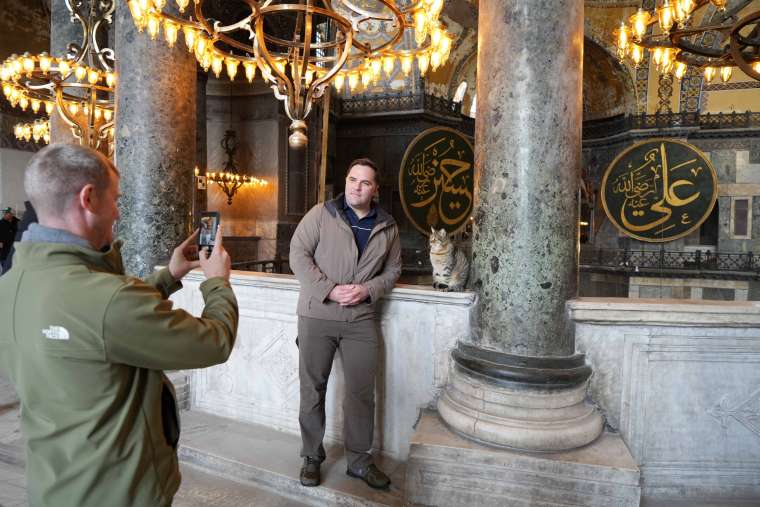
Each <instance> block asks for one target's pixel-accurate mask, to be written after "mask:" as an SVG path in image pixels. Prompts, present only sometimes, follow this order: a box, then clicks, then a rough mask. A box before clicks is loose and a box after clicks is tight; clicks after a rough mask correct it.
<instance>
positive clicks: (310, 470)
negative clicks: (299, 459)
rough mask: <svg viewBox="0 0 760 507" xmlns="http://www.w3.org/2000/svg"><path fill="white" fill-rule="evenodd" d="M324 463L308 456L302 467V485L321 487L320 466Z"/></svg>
mask: <svg viewBox="0 0 760 507" xmlns="http://www.w3.org/2000/svg"><path fill="white" fill-rule="evenodd" d="M321 464H322V461H321V460H320V459H319V458H315V457H313V456H306V457H305V458H304V459H303V466H302V467H301V485H302V486H308V487H313V486H319V481H320V476H319V465H321Z"/></svg>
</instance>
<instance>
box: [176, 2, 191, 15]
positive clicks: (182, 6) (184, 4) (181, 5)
mask: <svg viewBox="0 0 760 507" xmlns="http://www.w3.org/2000/svg"><path fill="white" fill-rule="evenodd" d="M176 1H177V7H178V8H179V12H185V9H187V6H188V5H189V4H190V0H176Z"/></svg>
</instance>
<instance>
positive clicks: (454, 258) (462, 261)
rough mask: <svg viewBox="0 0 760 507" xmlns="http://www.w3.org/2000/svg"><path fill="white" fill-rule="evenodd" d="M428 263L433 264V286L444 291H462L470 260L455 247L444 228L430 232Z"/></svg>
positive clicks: (465, 282)
mask: <svg viewBox="0 0 760 507" xmlns="http://www.w3.org/2000/svg"><path fill="white" fill-rule="evenodd" d="M430 264H432V265H433V288H434V289H437V290H441V291H445V292H453V291H462V290H464V287H465V285H467V276H468V274H469V272H470V261H469V260H468V259H467V255H465V253H464V252H463V251H462V250H461V249H460V248H457V247H456V246H455V245H454V243H453V242H452V241H451V238H449V235H448V234H447V233H446V230H445V229H441V230H439V231H436V230H435V229H433V228H431V233H430Z"/></svg>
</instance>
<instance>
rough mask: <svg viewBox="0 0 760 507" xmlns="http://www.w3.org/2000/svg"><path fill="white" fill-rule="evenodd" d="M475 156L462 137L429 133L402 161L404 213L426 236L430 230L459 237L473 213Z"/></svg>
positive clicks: (440, 130)
mask: <svg viewBox="0 0 760 507" xmlns="http://www.w3.org/2000/svg"><path fill="white" fill-rule="evenodd" d="M474 159H475V155H474V152H473V149H472V144H471V143H470V141H469V140H468V139H467V137H465V136H464V135H463V134H462V133H460V132H458V131H456V130H453V129H450V128H446V127H436V128H432V129H428V130H426V131H424V132H422V133H421V134H419V135H418V136H417V137H415V138H414V140H413V141H412V142H411V143H410V144H409V147H408V148H407V149H406V153H404V159H403V160H402V161H401V169H399V174H398V186H399V191H400V193H401V204H402V205H403V207H404V213H406V216H407V217H408V218H409V220H410V221H411V222H412V224H414V226H415V227H416V228H417V229H418V230H419V231H420V232H422V233H423V234H426V235H429V234H430V228H431V227H434V228H436V229H446V232H448V233H449V234H455V233H456V232H458V231H459V230H460V229H462V227H464V226H465V225H466V224H467V220H468V219H469V218H470V214H471V213H472V205H473V191H474V185H475V182H474V180H475V168H474Z"/></svg>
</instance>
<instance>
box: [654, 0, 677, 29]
mask: <svg viewBox="0 0 760 507" xmlns="http://www.w3.org/2000/svg"><path fill="white" fill-rule="evenodd" d="M657 17H658V21H659V24H660V30H662V33H664V34H668V33H670V29H671V28H673V23H674V21H675V20H674V16H673V6H672V5H670V0H664V1H663V3H662V7H660V8H659V10H658V11H657Z"/></svg>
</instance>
